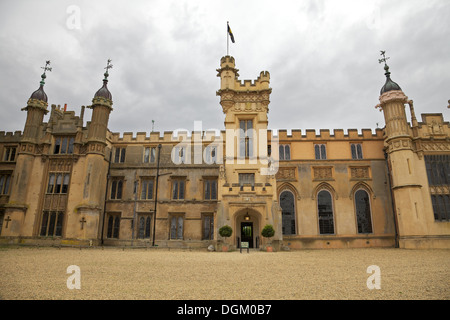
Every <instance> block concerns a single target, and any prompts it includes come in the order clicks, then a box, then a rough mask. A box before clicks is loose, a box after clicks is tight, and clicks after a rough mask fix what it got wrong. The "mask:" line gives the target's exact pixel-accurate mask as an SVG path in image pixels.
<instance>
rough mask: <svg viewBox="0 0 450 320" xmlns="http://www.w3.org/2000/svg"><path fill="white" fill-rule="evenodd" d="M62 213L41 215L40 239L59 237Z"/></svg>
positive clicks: (51, 212) (48, 212) (52, 212)
mask: <svg viewBox="0 0 450 320" xmlns="http://www.w3.org/2000/svg"><path fill="white" fill-rule="evenodd" d="M63 219H64V213H63V212H61V211H44V212H43V214H42V223H41V233H40V235H41V236H42V237H53V236H55V237H61V236H62V227H63Z"/></svg>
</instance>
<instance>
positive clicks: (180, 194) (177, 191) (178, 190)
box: [172, 177, 186, 200]
mask: <svg viewBox="0 0 450 320" xmlns="http://www.w3.org/2000/svg"><path fill="white" fill-rule="evenodd" d="M185 186H186V178H183V177H180V178H173V179H172V199H174V200H183V199H184V196H185V194H184V193H185Z"/></svg>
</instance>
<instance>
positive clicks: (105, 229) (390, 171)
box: [0, 56, 450, 250]
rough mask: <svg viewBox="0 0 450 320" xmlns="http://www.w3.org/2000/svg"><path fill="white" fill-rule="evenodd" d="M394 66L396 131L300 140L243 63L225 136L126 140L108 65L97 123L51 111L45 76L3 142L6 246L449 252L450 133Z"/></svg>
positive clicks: (229, 73)
mask: <svg viewBox="0 0 450 320" xmlns="http://www.w3.org/2000/svg"><path fill="white" fill-rule="evenodd" d="M385 69H386V83H385V84H384V86H383V87H382V89H381V92H380V98H379V105H378V106H377V107H378V108H379V109H380V111H382V112H383V114H384V118H385V127H384V128H383V129H376V130H375V131H374V132H373V131H372V130H370V129H362V130H361V133H359V132H358V131H357V130H347V131H344V130H341V129H339V130H338V129H335V130H333V134H331V133H330V130H329V129H322V130H320V132H319V134H317V133H316V131H315V130H306V131H303V132H302V131H301V130H295V129H294V130H292V131H291V134H289V135H288V134H287V131H285V130H279V131H278V133H277V135H274V134H273V133H272V131H270V130H267V128H268V111H269V102H270V94H271V91H272V89H271V88H270V86H269V84H270V74H269V72H267V71H264V72H261V73H260V75H259V77H257V79H256V80H254V81H249V80H245V81H241V80H240V79H239V74H238V69H236V65H235V60H234V58H233V57H231V56H225V57H223V58H222V59H221V60H220V68H219V69H217V72H218V74H217V76H218V77H220V80H221V81H220V88H219V90H218V91H217V92H216V94H217V96H219V97H220V106H221V109H222V112H223V114H222V113H221V112H220V110H219V109H218V112H217V116H218V117H224V124H225V128H224V130H220V131H219V132H203V131H195V130H194V132H189V133H186V132H164V133H160V132H150V133H142V132H137V133H123V134H121V133H115V132H112V131H110V130H109V128H108V120H109V117H110V116H114V111H113V99H112V94H111V93H110V91H109V90H108V87H107V83H108V76H109V74H108V68H107V69H106V70H107V72H106V73H105V79H104V80H103V86H102V87H101V88H100V89H99V90H98V91H97V92H96V93H95V95H94V97H93V100H92V105H91V106H88V108H91V109H92V116H91V119H84V110H85V107H84V106H83V107H81V111H80V114H79V115H76V114H75V112H74V111H67V110H66V109H65V108H61V107H60V106H55V105H52V106H51V108H50V110H49V108H48V99H47V94H46V93H45V92H44V78H45V72H44V74H43V77H42V81H41V85H40V87H39V89H38V90H36V91H35V92H33V93H32V95H31V97H30V99H29V100H28V102H27V105H26V107H25V108H23V109H22V110H24V111H25V112H26V113H27V119H26V123H25V126H24V130H23V132H21V131H16V132H14V133H11V132H6V133H5V132H1V133H0V157H1V158H0V243H24V244H44V245H45V244H49V245H52V244H55V245H112V246H114V245H118V246H129V245H133V246H153V245H157V246H158V247H195V248H206V247H208V246H210V245H213V246H215V248H216V249H218V250H220V248H221V246H220V245H219V244H221V243H222V242H226V243H227V244H229V245H231V246H233V247H237V248H238V247H240V246H241V244H242V243H244V242H245V243H247V244H248V245H249V246H250V247H251V248H264V246H266V245H267V243H268V241H271V243H272V245H273V246H274V247H275V249H277V250H281V249H283V248H291V249H301V248H347V247H401V248H429V247H432V248H448V247H450V140H449V139H450V128H449V123H448V122H446V121H444V119H443V116H442V114H441V113H428V114H422V115H421V121H419V120H418V119H416V116H415V114H414V106H413V102H412V101H411V100H410V99H409V98H408V97H407V96H406V95H405V93H404V92H403V91H402V90H401V88H400V86H399V85H398V84H396V83H395V82H393V81H392V80H391V78H390V73H389V68H388V67H387V66H385ZM374 104H375V103H374ZM48 112H50V116H49V118H48V122H44V115H46V114H47V113H48ZM221 114H222V115H221ZM86 120H89V121H86ZM267 224H271V225H273V227H274V229H275V235H274V236H273V237H272V238H271V239H265V238H263V237H262V236H261V230H262V229H263V227H264V226H265V225H267ZM225 225H228V226H230V227H231V228H232V230H233V234H232V236H231V237H229V238H223V237H221V236H220V235H219V229H220V228H221V227H222V226H225Z"/></svg>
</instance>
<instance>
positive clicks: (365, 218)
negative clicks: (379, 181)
mask: <svg viewBox="0 0 450 320" xmlns="http://www.w3.org/2000/svg"><path fill="white" fill-rule="evenodd" d="M355 210H356V223H357V227H358V233H372V216H371V213H370V199H369V194H368V193H367V192H366V191H365V190H363V189H359V190H357V191H356V192H355Z"/></svg>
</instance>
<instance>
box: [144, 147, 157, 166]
mask: <svg viewBox="0 0 450 320" xmlns="http://www.w3.org/2000/svg"><path fill="white" fill-rule="evenodd" d="M155 159H156V148H155V147H145V148H144V163H155Z"/></svg>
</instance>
